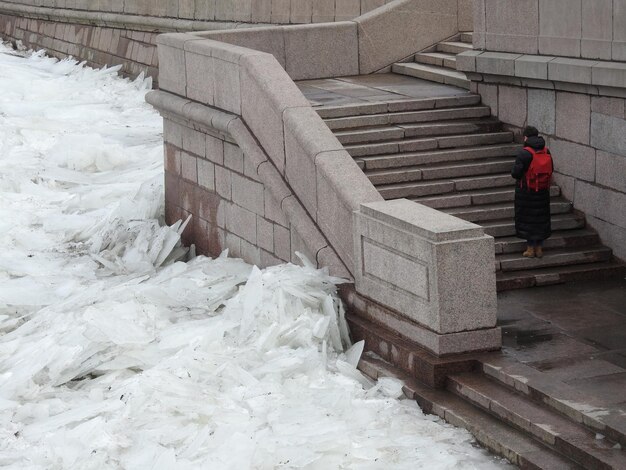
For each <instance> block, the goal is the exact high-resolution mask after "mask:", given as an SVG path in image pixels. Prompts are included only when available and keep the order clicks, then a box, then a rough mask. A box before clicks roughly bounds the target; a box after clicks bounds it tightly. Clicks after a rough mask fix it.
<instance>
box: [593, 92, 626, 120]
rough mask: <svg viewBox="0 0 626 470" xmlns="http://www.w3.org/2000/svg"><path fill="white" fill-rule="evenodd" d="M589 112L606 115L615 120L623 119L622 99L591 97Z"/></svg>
mask: <svg viewBox="0 0 626 470" xmlns="http://www.w3.org/2000/svg"><path fill="white" fill-rule="evenodd" d="M591 111H592V112H594V113H600V114H606V115H607V116H613V117H616V118H622V117H624V111H625V108H624V99H622V98H610V97H605V96H593V97H592V98H591Z"/></svg>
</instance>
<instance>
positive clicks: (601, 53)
mask: <svg viewBox="0 0 626 470" xmlns="http://www.w3.org/2000/svg"><path fill="white" fill-rule="evenodd" d="M582 18H583V21H582V40H581V45H580V48H581V56H582V57H585V58H589V59H601V60H611V40H612V39H613V0H595V1H593V2H582Z"/></svg>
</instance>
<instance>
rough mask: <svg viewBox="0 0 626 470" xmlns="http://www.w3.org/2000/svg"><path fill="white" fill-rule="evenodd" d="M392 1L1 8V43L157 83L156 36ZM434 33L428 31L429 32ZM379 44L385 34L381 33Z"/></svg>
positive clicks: (193, 0)
mask: <svg viewBox="0 0 626 470" xmlns="http://www.w3.org/2000/svg"><path fill="white" fill-rule="evenodd" d="M471 1H472V0H453V2H454V3H455V4H456V7H455V8H456V9H457V10H458V21H459V28H460V29H461V30H469V29H471V22H472V15H471ZM389 2H391V0H163V1H154V0H153V1H147V0H143V1H126V2H125V1H123V0H72V1H70V0H63V1H61V0H20V1H19V2H18V1H4V0H0V38H2V39H5V40H19V41H22V43H24V45H25V46H26V47H29V48H32V49H42V48H43V49H46V50H47V51H48V53H49V54H50V55H53V56H55V57H58V58H64V57H67V56H73V57H76V58H78V59H80V60H85V61H87V63H88V64H89V65H91V66H94V67H102V66H105V65H109V66H111V65H121V66H122V70H121V73H122V74H123V75H126V76H130V77H135V76H137V75H139V74H140V73H142V72H143V73H145V74H147V75H149V76H151V77H153V78H155V79H156V77H157V75H158V74H157V67H158V58H157V53H156V36H157V34H158V33H163V32H169V31H210V30H228V29H239V28H248V27H253V26H258V25H259V24H265V25H267V24H285V25H289V24H302V23H319V22H336V21H344V20H351V19H354V18H355V17H358V16H359V15H362V14H365V13H367V12H370V11H372V10H375V9H377V8H380V7H382V6H384V5H385V4H387V3H389ZM431 27H432V26H431ZM380 34H381V35H382V36H381V39H383V40H384V35H385V31H381V32H380Z"/></svg>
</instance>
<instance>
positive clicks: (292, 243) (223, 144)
mask: <svg viewBox="0 0 626 470" xmlns="http://www.w3.org/2000/svg"><path fill="white" fill-rule="evenodd" d="M186 124H188V125H190V124H189V123H186ZM186 124H185V123H181V122H177V121H175V120H172V119H170V118H167V117H165V118H164V139H165V218H166V222H167V223H168V224H172V223H174V222H176V221H177V220H179V219H183V220H184V219H186V217H187V216H188V215H190V214H191V215H192V219H191V222H190V225H189V226H188V227H187V229H186V230H185V232H184V233H183V242H184V243H185V244H191V243H195V244H196V248H197V251H198V252H199V253H201V254H206V255H210V256H217V255H219V254H220V253H221V252H222V250H224V249H226V248H228V250H229V252H230V254H231V256H235V257H241V258H243V259H245V260H246V261H248V262H250V263H254V264H256V265H257V266H270V265H275V264H280V263H283V262H289V261H292V260H293V261H296V259H295V251H299V252H302V253H304V254H305V255H306V256H307V257H309V259H311V260H312V261H313V262H315V261H316V255H317V253H310V252H308V250H307V248H306V246H305V244H304V243H303V242H302V240H301V238H300V236H299V235H298V233H297V232H296V231H295V230H294V229H293V228H292V226H291V224H290V223H289V221H288V219H287V217H286V216H285V214H284V213H283V211H282V209H281V202H282V201H277V200H275V199H274V197H273V196H272V195H271V193H270V192H269V191H268V190H267V189H266V188H265V187H264V185H263V183H261V181H260V180H259V177H258V174H257V168H255V167H254V165H253V163H252V162H251V160H250V159H249V158H248V157H247V156H246V155H245V154H244V153H243V152H242V150H241V149H240V148H239V147H238V146H237V144H236V143H234V141H233V140H232V139H230V138H229V137H228V136H225V135H222V134H219V133H217V132H215V133H211V132H209V131H208V130H203V131H199V130H195V129H193V128H192V127H188V125H186Z"/></svg>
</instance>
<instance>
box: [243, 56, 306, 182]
mask: <svg viewBox="0 0 626 470" xmlns="http://www.w3.org/2000/svg"><path fill="white" fill-rule="evenodd" d="M240 65H241V67H242V71H241V91H242V116H243V119H244V121H245V122H246V124H247V125H248V126H249V127H250V129H251V130H252V133H253V134H254V136H255V137H256V138H257V139H258V140H259V142H260V143H261V146H262V147H263V149H264V150H265V151H266V152H267V154H268V156H269V157H270V159H271V160H272V161H273V162H274V165H276V167H277V168H278V170H279V171H280V172H284V169H285V146H284V139H285V138H284V130H283V119H282V114H283V111H284V110H285V109H287V108H288V107H298V106H302V107H308V106H309V103H308V101H307V100H306V99H305V98H304V96H302V94H301V93H300V91H299V90H298V88H297V87H296V86H295V85H294V83H293V81H291V79H290V78H289V76H288V75H287V74H286V73H285V71H284V70H283V69H282V68H281V67H280V65H279V64H278V62H276V59H275V58H274V57H272V56H269V55H266V56H253V57H247V58H245V59H244V60H243V61H242V63H241V64H240Z"/></svg>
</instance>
